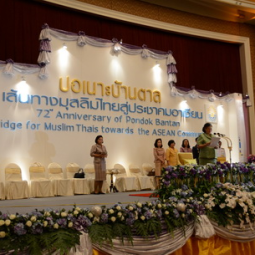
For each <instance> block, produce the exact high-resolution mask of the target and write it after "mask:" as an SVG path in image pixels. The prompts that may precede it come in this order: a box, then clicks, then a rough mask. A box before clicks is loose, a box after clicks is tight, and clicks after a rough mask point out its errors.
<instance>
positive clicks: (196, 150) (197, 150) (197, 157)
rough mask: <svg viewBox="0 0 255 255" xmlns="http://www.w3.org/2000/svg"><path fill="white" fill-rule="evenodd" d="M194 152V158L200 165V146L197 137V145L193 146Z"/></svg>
mask: <svg viewBox="0 0 255 255" xmlns="http://www.w3.org/2000/svg"><path fill="white" fill-rule="evenodd" d="M192 154H193V158H194V159H196V161H197V164H198V165H199V148H198V146H197V138H196V145H195V146H193V147H192Z"/></svg>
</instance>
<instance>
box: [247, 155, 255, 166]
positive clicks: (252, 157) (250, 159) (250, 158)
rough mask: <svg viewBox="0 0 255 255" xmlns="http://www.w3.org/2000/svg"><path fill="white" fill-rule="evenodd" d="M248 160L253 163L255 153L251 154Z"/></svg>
mask: <svg viewBox="0 0 255 255" xmlns="http://www.w3.org/2000/svg"><path fill="white" fill-rule="evenodd" d="M248 162H249V163H250V164H251V163H254V162H255V155H252V154H251V155H249V157H248Z"/></svg>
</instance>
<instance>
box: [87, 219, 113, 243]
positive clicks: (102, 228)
mask: <svg viewBox="0 0 255 255" xmlns="http://www.w3.org/2000/svg"><path fill="white" fill-rule="evenodd" d="M89 236H90V239H91V242H92V243H95V244H99V245H102V243H103V242H109V243H110V244H112V237H113V230H112V226H111V225H110V224H105V225H102V224H93V225H92V226H91V227H90V228H89Z"/></svg>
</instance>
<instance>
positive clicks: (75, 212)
mask: <svg viewBox="0 0 255 255" xmlns="http://www.w3.org/2000/svg"><path fill="white" fill-rule="evenodd" d="M78 213H79V212H78V211H77V210H74V211H73V214H74V215H77V214H78ZM92 217H93V216H92Z"/></svg>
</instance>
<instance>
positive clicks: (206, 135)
mask: <svg viewBox="0 0 255 255" xmlns="http://www.w3.org/2000/svg"><path fill="white" fill-rule="evenodd" d="M202 131H203V134H201V135H200V136H199V137H198V139H197V144H198V148H199V164H200V165H206V164H208V163H211V164H216V155H215V148H217V146H216V145H215V144H216V143H218V140H217V139H218V138H216V137H215V136H213V134H212V124H211V123H205V124H204V127H203V129H202ZM216 140H217V141H216Z"/></svg>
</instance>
